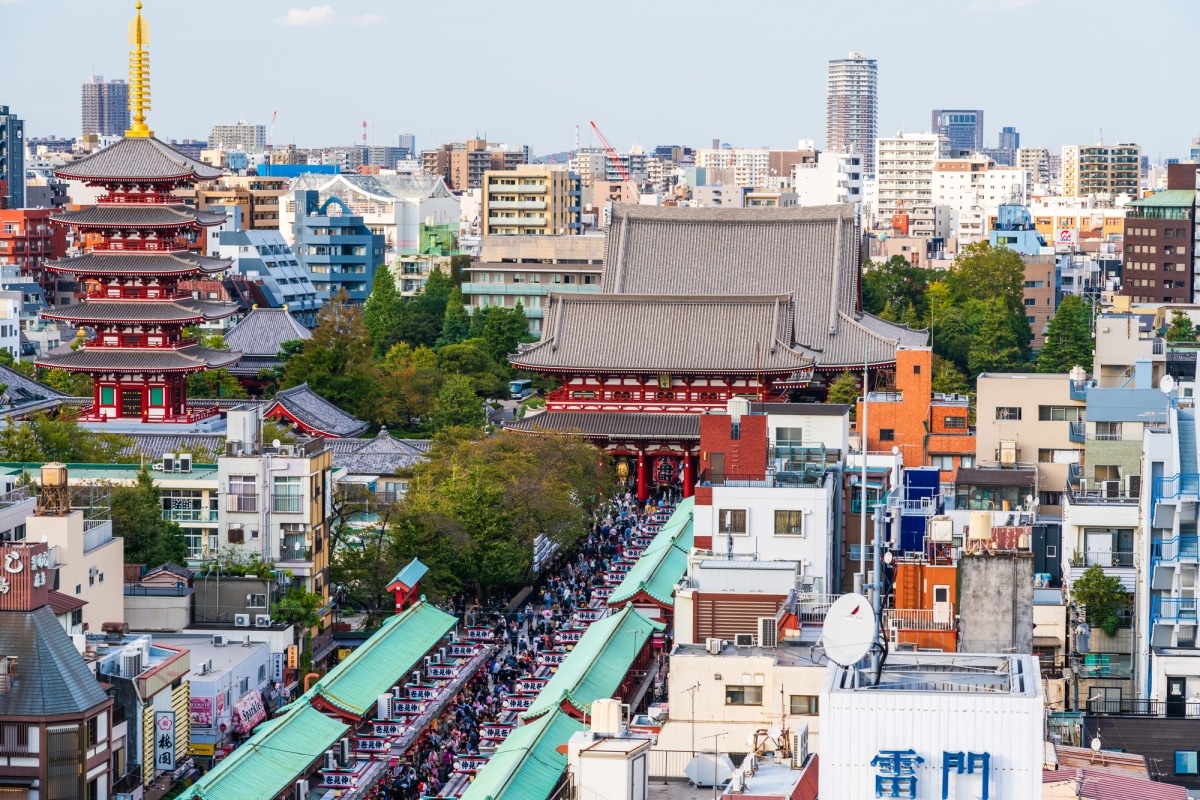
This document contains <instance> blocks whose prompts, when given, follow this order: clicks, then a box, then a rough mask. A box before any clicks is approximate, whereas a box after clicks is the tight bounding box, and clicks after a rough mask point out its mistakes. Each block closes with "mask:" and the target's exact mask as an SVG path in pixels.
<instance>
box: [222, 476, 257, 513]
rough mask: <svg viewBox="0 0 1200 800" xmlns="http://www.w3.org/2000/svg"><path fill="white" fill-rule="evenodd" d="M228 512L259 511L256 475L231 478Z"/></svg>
mask: <svg viewBox="0 0 1200 800" xmlns="http://www.w3.org/2000/svg"><path fill="white" fill-rule="evenodd" d="M228 497H229V501H228V506H227V509H226V510H228V511H248V512H257V511H258V479H257V477H255V476H254V475H230V476H229V495H228Z"/></svg>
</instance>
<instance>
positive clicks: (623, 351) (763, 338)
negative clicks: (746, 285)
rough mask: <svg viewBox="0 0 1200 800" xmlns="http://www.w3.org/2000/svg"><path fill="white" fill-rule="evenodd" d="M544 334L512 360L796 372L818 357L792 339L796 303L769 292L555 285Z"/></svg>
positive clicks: (592, 367)
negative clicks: (597, 290) (608, 290)
mask: <svg viewBox="0 0 1200 800" xmlns="http://www.w3.org/2000/svg"><path fill="white" fill-rule="evenodd" d="M547 304H548V307H547V311H546V321H545V323H544V324H543V326H542V340H541V341H540V342H538V343H537V344H533V345H527V346H524V347H522V348H521V349H520V351H519V352H518V353H517V354H516V355H513V356H510V360H511V361H512V363H513V364H516V365H518V366H520V367H522V368H525V369H532V370H541V369H547V370H553V369H586V370H589V371H596V372H606V371H614V372H616V371H629V372H704V373H753V372H773V373H779V372H794V371H802V370H806V369H808V368H810V367H811V366H812V365H813V358H812V356H811V355H810V354H808V353H805V352H804V351H802V350H800V349H799V348H795V347H792V346H791V334H792V319H791V315H792V303H791V297H789V296H788V295H786V294H776V295H764V296H728V295H724V296H722V295H712V296H708V295H682V296H663V295H658V294H642V295H628V294H626V295H614V294H578V293H569V292H551V293H550V294H549V296H548V298H547Z"/></svg>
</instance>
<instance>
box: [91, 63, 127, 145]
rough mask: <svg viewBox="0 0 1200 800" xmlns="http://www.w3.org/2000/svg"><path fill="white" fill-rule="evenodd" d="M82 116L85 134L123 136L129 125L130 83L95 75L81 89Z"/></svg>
mask: <svg viewBox="0 0 1200 800" xmlns="http://www.w3.org/2000/svg"><path fill="white" fill-rule="evenodd" d="M80 117H81V122H82V125H81V128H82V132H83V135H84V136H87V135H88V134H98V135H100V136H120V135H121V134H122V133H123V132H124V131H125V129H126V128H128V127H129V86H128V85H127V84H126V83H125V81H121V80H113V81H109V82H107V83H105V82H104V76H103V75H93V76H92V78H91V80H89V81H88V82H87V83H85V84H83V86H82V87H81V88H80Z"/></svg>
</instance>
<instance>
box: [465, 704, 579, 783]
mask: <svg viewBox="0 0 1200 800" xmlns="http://www.w3.org/2000/svg"><path fill="white" fill-rule="evenodd" d="M582 730H583V723H582V722H579V721H578V720H576V719H573V718H572V717H570V716H568V715H566V714H564V713H563V712H561V711H554V712H553V713H550V714H545V715H543V716H541V717H539V718H538V719H536V720H534V721H533V722H530V723H529V724H528V725H522V726H521V727H519V728H516V729H514V730H513V732H512V733H510V734H509V735H508V738H507V739H505V740H504V743H503V744H501V745H500V746H499V747H497V748H496V752H495V753H493V754H492V757H491V758H490V759H488V763H487V765H486V766H484V768H483V769H481V770H480V771H479V774H478V775H476V776H475V780H473V781H472V782H471V785H470V786H468V787H467V791H466V792H465V793H464V794H463V796H462V800H508V799H509V798H511V800H546V798H547V797H549V796H550V793H551V792H553V791H554V787H555V786H557V785H558V782H559V781H560V780H561V779H562V775H563V772H565V771H566V769H567V756H566V754H565V753H560V752H558V747H559V745H563V744H566V743H567V740H568V739H570V738H571V736H572V735H574V734H575V733H578V732H579V731H582Z"/></svg>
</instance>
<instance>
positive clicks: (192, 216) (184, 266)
mask: <svg viewBox="0 0 1200 800" xmlns="http://www.w3.org/2000/svg"><path fill="white" fill-rule="evenodd" d="M141 8H142V4H141V3H140V2H138V4H137V9H138V11H137V16H135V17H134V19H133V21H132V22H130V25H129V42H130V45H131V50H130V59H129V110H130V116H131V118H132V120H133V122H132V125H131V126H130V128H129V130H127V131H126V132H125V137H124V138H123V139H121V140H120V141H118V142H117V143H115V144H113V145H111V146H109V147H106V148H104V149H103V150H100V151H99V152H97V153H95V154H94V155H91V156H88V157H87V158H83V159H80V160H79V161H75V162H72V163H71V164H69V165H67V166H65V167H63V168H62V169H59V170H57V171H56V172H57V174H58V175H59V176H60V177H62V178H68V179H72V180H78V181H82V182H83V183H85V184H87V185H89V186H96V187H100V188H102V189H103V190H104V194H102V195H101V196H100V197H99V198H97V201H96V205H95V206H92V207H90V208H84V209H81V210H78V211H67V212H64V213H62V214H58V215H56V216H54V217H52V220H53V221H54V222H56V223H58V224H60V225H66V226H68V227H70V228H72V229H73V230H74V232H75V235H76V241H77V242H80V243H82V244H83V245H84V247H85V252H84V254H83V255H80V256H76V257H74V258H67V259H64V260H61V261H56V262H52V263H50V264H47V265H46V268H47V269H49V270H50V271H52V272H56V273H62V274H68V275H75V276H77V279H78V281H79V286H80V293H81V294H82V296H83V299H82V301H81V302H80V303H78V304H74V305H67V306H61V307H58V308H55V309H53V310H50V311H46V312H43V316H44V317H46V318H49V319H58V320H66V321H68V322H72V323H74V324H76V325H79V326H86V327H88V328H91V329H93V330H94V331H95V337H94V338H92V339H85V338H84V337H82V336H81V337H80V344H79V346H78V347H77V348H76V349H75V350H73V351H72V352H70V353H66V354H63V355H53V356H50V355H48V356H43V357H41V358H39V359H38V360H37V362H36V363H37V365H38V366H39V367H48V368H51V369H62V370H67V371H70V372H83V373H87V374H88V375H90V376H91V378H92V405H91V407H89V408H87V409H85V410H84V412H83V414H82V416H81V419H83V420H88V421H102V420H110V419H130V420H142V421H145V422H178V423H188V422H194V421H196V420H198V419H203V418H204V417H208V416H212V415H214V414H216V413H217V410H216V408H189V407H188V402H187V376H188V375H189V374H190V373H193V372H200V371H203V370H206V369H216V368H219V367H225V366H228V365H230V364H233V363H234V362H236V361H237V360H238V359H239V358H241V353H237V352H231V351H228V350H213V349H209V348H205V347H201V346H200V345H199V343H198V342H197V341H196V340H194V339H188V338H185V337H184V334H183V329H184V327H186V326H189V325H194V324H197V323H200V322H203V321H207V320H215V319H221V318H223V317H227V316H230V315H231V314H234V313H235V312H236V311H237V307H236V306H234V305H233V304H231V303H212V302H204V301H202V300H198V299H195V298H194V297H193V295H192V294H191V293H190V292H187V291H183V290H181V289H180V282H181V281H185V280H188V279H190V278H194V277H196V276H198V275H210V274H213V273H218V272H222V271H224V270H226V269H228V268H229V266H230V263H229V262H228V261H225V260H222V259H216V258H206V257H203V256H200V255H198V254H197V252H196V251H197V250H198V249H199V247H200V242H201V238H200V232H201V230H202V229H203V228H206V227H210V226H213V225H219V224H221V223H222V222H223V221H224V219H225V217H224V215H222V214H212V213H205V212H202V211H197V210H195V209H193V208H190V207H188V206H186V205H183V204H182V203H180V202H179V201H178V198H176V197H173V196H172V192H173V191H174V190H176V189H180V188H184V187H189V186H192V185H194V184H195V183H197V182H199V181H211V180H214V179H216V178H219V177H220V176H221V170H219V169H216V168H213V167H210V166H208V165H206V164H201V163H199V162H197V161H194V160H192V159H190V158H188V157H187V156H185V155H183V154H182V153H180V152H178V151H176V150H174V149H173V148H171V147H169V146H168V145H166V144H164V143H163V142H160V141H159V140H158V139H156V138H154V132H153V131H151V130H150V129H149V128H148V127H147V126H146V111H147V110H148V109H149V107H150V71H149V56H148V53H147V50H146V47H147V45H149V39H150V31H149V27H148V26H147V25H146V23H145V21H144V20H143V19H142V12H141Z"/></svg>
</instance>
